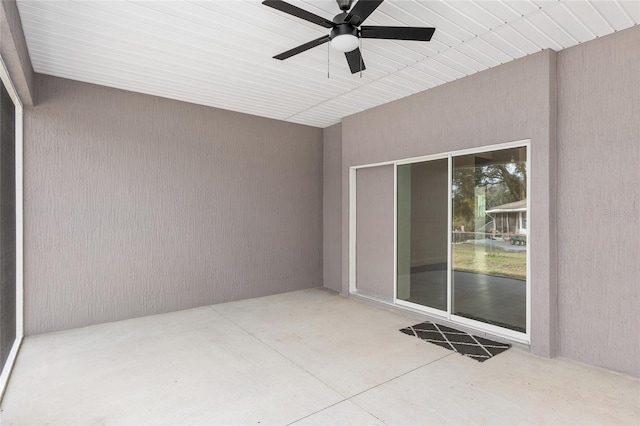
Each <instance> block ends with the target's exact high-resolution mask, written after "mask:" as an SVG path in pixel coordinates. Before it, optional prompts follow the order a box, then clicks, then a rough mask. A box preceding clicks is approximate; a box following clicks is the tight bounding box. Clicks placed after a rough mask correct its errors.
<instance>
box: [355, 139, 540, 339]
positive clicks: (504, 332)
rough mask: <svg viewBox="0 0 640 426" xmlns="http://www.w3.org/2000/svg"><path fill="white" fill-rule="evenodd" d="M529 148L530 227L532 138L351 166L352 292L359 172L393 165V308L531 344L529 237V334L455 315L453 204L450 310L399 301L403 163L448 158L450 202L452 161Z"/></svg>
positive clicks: (449, 251)
mask: <svg viewBox="0 0 640 426" xmlns="http://www.w3.org/2000/svg"><path fill="white" fill-rule="evenodd" d="M522 147H524V148H526V152H527V159H526V165H527V226H528V228H530V223H531V213H530V212H531V205H530V204H531V201H530V199H531V197H530V195H531V140H530V139H522V140H518V141H513V142H505V143H500V144H493V145H487V146H481V147H475V148H468V149H461V150H457V151H451V152H447V153H439V154H431V155H424V156H419V157H411V158H403V159H400V160H395V161H384V162H379V163H371V164H361V165H357V166H351V167H350V168H349V293H351V294H358V293H357V282H356V273H355V270H356V226H357V223H356V204H357V199H356V187H357V183H356V170H359V169H364V168H370V167H379V166H387V165H393V166H394V169H393V180H394V201H393V205H394V214H393V222H394V223H393V226H394V231H393V235H394V241H393V251H394V253H393V262H394V263H393V273H394V277H393V305H396V306H400V307H402V308H406V309H408V310H411V311H415V312H420V313H425V314H429V315H433V316H436V317H440V318H444V319H447V320H449V321H451V322H453V323H459V324H461V325H466V326H469V327H471V328H473V329H474V330H477V331H480V332H485V333H490V334H493V335H495V336H499V337H503V338H505V339H509V340H512V341H514V342H518V343H525V344H530V343H531V261H530V259H531V249H530V238H527V253H526V262H527V265H526V274H527V277H526V299H527V300H526V333H521V332H517V331H514V330H510V329H507V328H502V327H498V326H495V325H491V324H487V323H484V322H481V321H475V320H470V319H468V318H465V317H461V316H458V315H453V314H452V308H453V291H452V290H453V289H452V285H453V283H452V278H453V277H452V268H453V265H452V236H451V234H452V232H451V231H452V226H453V223H452V222H453V221H452V217H451V214H452V205H451V202H449V203H448V206H447V214H448V218H447V227H448V235H447V242H448V248H447V264H448V268H447V310H446V311H441V310H438V309H434V308H430V307H428V306H423V305H419V304H416V303H412V302H407V301H405V300H399V299H398V293H397V291H398V288H397V286H398V282H397V280H398V277H397V275H398V269H397V268H398V265H397V263H398V241H397V240H398V193H397V190H398V188H397V186H398V166H399V165H404V164H412V163H419V162H424V161H432V160H439V159H444V158H446V159H447V162H448V164H447V169H448V184H447V192H448V200H451V195H452V191H453V188H452V182H451V180H452V179H451V178H452V175H453V158H454V157H458V156H463V155H469V154H476V153H480V152H490V151H499V150H504V149H510V148H522ZM527 234H528V235H529V236H530V235H532V233H531V231H530V230H528V232H527ZM358 296H360V297H364V298H369V299H372V300H373V299H375V298H373V297H371V296H368V295H366V294H358Z"/></svg>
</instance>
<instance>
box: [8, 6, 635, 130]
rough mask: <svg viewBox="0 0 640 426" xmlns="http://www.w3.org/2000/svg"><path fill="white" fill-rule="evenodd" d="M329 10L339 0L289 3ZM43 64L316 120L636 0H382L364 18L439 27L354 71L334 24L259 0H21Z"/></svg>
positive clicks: (608, 19)
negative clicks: (306, 46)
mask: <svg viewBox="0 0 640 426" xmlns="http://www.w3.org/2000/svg"><path fill="white" fill-rule="evenodd" d="M290 2H291V3H293V4H295V5H296V6H298V7H301V8H303V9H305V10H308V11H310V12H312V13H315V14H317V15H320V16H322V17H324V18H327V19H332V18H333V16H334V15H336V14H337V13H338V12H339V9H338V7H337V4H336V3H335V1H333V0H304V1H301V0H291V1H290ZM18 9H19V11H20V16H21V19H22V24H23V28H24V32H25V38H26V41H27V46H28V49H29V53H30V56H31V60H32V63H33V66H34V69H35V71H36V72H39V73H43V74H49V75H54V76H59V77H63V78H69V79H73V80H78V81H83V82H88V83H94V84H100V85H104V86H109V87H115V88H119V89H124V90H130V91H134V92H140V93H147V94H151V95H156V96H162V97H166V98H171V99H177V100H181V101H185V102H192V103H196V104H202V105H208V106H212V107H217V108H224V109H228V110H232V111H239V112H243V113H248V114H254V115H259V116H263V117H269V118H275V119H280V120H286V121H290V122H294V123H301V124H306V125H311V126H317V127H327V126H330V125H332V124H335V123H337V122H340V121H341V120H342V118H343V117H345V116H348V115H351V114H355V113H357V112H360V111H363V110H366V109H369V108H372V107H374V106H377V105H381V104H383V103H386V102H390V101H393V100H396V99H400V98H403V97H405V96H409V95H411V94H414V93H417V92H420V91H423V90H428V89H429V88H432V87H435V86H438V85H441V84H444V83H447V82H449V81H453V80H456V79H458V78H462V77H464V76H466V75H470V74H473V73H476V72H478V71H481V70H485V69H487V68H490V67H494V66H497V65H500V64H502V63H506V62H508V61H511V60H513V59H517V58H520V57H522V56H525V55H527V54H532V53H535V52H538V51H540V50H542V49H547V48H551V49H555V50H560V49H563V48H567V47H570V46H573V45H575V44H578V43H583V42H585V41H588V40H591V39H594V38H596V37H601V36H604V35H606V34H610V33H612V32H614V31H620V30H623V29H625V28H628V27H631V26H633V25H637V24H638V20H639V19H640V2H638V1H628V0H589V1H587V0H582V1H574V0H568V1H565V0H561V1H558V0H513V1H506V0H503V1H499V0H477V1H476V0H457V1H443V0H402V1H393V0H387V1H385V2H383V3H382V4H381V5H380V7H378V9H376V10H375V11H374V12H373V13H372V14H371V15H370V17H369V18H368V19H367V21H366V22H365V25H390V26H427V27H430V26H434V27H436V32H435V34H434V36H433V38H432V40H431V41H430V42H416V41H392V40H372V39H366V40H362V52H363V58H364V61H365V64H366V67H367V69H366V70H365V71H364V72H362V73H357V74H353V75H352V74H351V73H350V72H349V69H348V66H347V63H346V60H345V57H344V54H343V53H341V52H337V51H334V50H332V49H330V48H329V44H328V43H327V44H325V45H322V46H318V47H316V48H313V49H310V50H308V51H306V52H303V53H301V54H299V55H296V56H294V57H292V58H289V59H287V60H285V61H279V60H275V59H273V58H272V56H274V55H276V54H278V53H281V52H283V51H286V50H289V49H291V48H293V47H295V46H297V45H300V44H302V43H305V42H307V41H310V40H313V39H316V38H318V37H321V36H323V35H325V34H328V32H329V30H327V29H325V28H323V27H320V26H318V25H315V24H313V23H310V22H307V21H304V20H301V19H298V18H295V17H292V16H290V15H287V14H285V13H283V12H280V11H277V10H274V9H272V8H269V7H266V6H264V5H262V4H261V3H260V2H259V1H255V0H193V1H187V0H173V1H166V0H141V1H126V0H111V1H100V0H75V1H68V0H57V1H50V0H18Z"/></svg>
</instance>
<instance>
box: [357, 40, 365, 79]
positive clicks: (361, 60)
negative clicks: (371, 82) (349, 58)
mask: <svg viewBox="0 0 640 426" xmlns="http://www.w3.org/2000/svg"><path fill="white" fill-rule="evenodd" d="M359 35H360V34H358V36H359ZM358 41H359V42H360V78H362V63H363V62H364V61H363V59H362V37H358Z"/></svg>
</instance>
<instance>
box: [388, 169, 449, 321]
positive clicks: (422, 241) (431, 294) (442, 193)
mask: <svg viewBox="0 0 640 426" xmlns="http://www.w3.org/2000/svg"><path fill="white" fill-rule="evenodd" d="M448 182H449V171H448V160H447V159H446V158H445V159H440V160H433V161H428V162H422V163H413V164H406V165H399V166H398V168H397V183H398V187H397V197H398V200H397V202H398V207H397V223H398V229H397V231H398V234H397V236H398V239H397V244H398V246H397V258H398V264H397V273H398V276H397V296H396V297H397V299H398V300H403V301H407V302H412V303H417V304H420V305H423V306H427V307H429V308H433V309H437V310H441V311H445V312H446V311H447V271H448V266H449V265H448V263H447V258H448V241H447V236H448V231H447V229H448V216H449V211H448V204H449V202H448Z"/></svg>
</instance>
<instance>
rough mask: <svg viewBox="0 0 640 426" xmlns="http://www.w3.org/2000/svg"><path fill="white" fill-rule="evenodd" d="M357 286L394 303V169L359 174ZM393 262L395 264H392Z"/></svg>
mask: <svg viewBox="0 0 640 426" xmlns="http://www.w3.org/2000/svg"><path fill="white" fill-rule="evenodd" d="M356 187H357V190H356V224H357V226H356V243H357V244H356V284H357V289H358V290H363V291H365V292H366V293H369V294H370V295H374V296H377V297H379V298H381V299H383V300H386V301H389V302H391V301H393V286H392V285H391V286H390V285H389V283H390V282H391V283H392V282H393V194H394V191H393V189H394V188H393V166H380V167H370V168H365V169H359V170H358V171H356ZM389 258H391V260H392V261H391V262H389Z"/></svg>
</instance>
